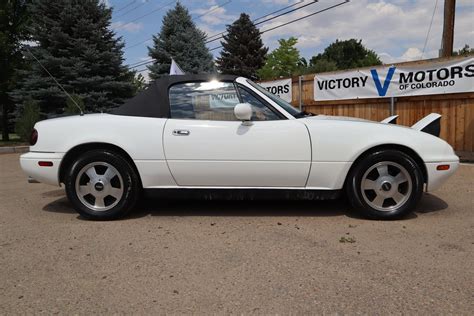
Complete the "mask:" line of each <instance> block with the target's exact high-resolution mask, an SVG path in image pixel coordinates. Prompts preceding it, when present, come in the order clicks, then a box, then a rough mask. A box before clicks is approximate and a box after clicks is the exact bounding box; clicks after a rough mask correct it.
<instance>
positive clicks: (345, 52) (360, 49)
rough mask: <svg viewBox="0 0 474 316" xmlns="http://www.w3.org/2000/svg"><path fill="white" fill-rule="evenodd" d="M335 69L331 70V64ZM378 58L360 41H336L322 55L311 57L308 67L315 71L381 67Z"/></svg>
mask: <svg viewBox="0 0 474 316" xmlns="http://www.w3.org/2000/svg"><path fill="white" fill-rule="evenodd" d="M331 63H333V64H335V65H336V67H337V69H331V68H332V67H333V64H331ZM381 64H382V61H381V60H380V58H379V56H378V55H377V54H376V53H375V52H374V51H373V50H370V49H367V48H366V47H365V46H364V45H363V44H362V40H356V39H353V38H352V39H349V40H345V41H340V40H336V41H335V42H334V43H332V44H331V45H329V46H328V47H326V49H325V50H324V52H323V53H322V54H318V55H316V56H313V57H312V58H311V60H310V67H314V68H315V69H323V70H324V71H326V69H329V70H344V69H351V68H357V67H367V66H375V65H381Z"/></svg>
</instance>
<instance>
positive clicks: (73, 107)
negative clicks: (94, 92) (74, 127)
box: [64, 94, 84, 115]
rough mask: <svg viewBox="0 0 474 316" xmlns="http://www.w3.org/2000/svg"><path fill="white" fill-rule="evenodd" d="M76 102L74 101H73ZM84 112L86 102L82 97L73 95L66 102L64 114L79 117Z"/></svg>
mask: <svg viewBox="0 0 474 316" xmlns="http://www.w3.org/2000/svg"><path fill="white" fill-rule="evenodd" d="M73 100H74V101H73ZM81 112H84V100H83V99H82V98H81V96H80V95H77V94H72V95H71V98H70V99H69V98H68V99H67V101H66V108H64V114H68V115H77V114H81Z"/></svg>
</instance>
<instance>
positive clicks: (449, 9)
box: [439, 0, 456, 57]
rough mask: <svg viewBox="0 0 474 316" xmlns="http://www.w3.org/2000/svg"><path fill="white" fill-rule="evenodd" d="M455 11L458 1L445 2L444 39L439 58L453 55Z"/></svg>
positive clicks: (445, 0) (446, 0)
mask: <svg viewBox="0 0 474 316" xmlns="http://www.w3.org/2000/svg"><path fill="white" fill-rule="evenodd" d="M455 10H456V0H444V23H443V38H442V39H441V50H440V54H439V57H450V56H452V54H453V42H454V12H455Z"/></svg>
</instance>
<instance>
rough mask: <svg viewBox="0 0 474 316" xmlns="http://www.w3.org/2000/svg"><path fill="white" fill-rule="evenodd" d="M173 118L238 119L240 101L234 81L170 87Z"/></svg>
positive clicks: (193, 83) (184, 84)
mask: <svg viewBox="0 0 474 316" xmlns="http://www.w3.org/2000/svg"><path fill="white" fill-rule="evenodd" d="M169 101H170V110H171V118H175V119H196V120H213V121H236V120H237V118H236V117H235V115H234V107H235V106H236V105H237V104H238V103H239V102H240V101H239V98H238V96H237V92H236V90H235V87H234V84H233V83H232V82H219V81H209V82H187V83H179V84H175V85H173V86H171V87H170V89H169Z"/></svg>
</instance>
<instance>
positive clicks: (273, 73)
mask: <svg viewBox="0 0 474 316" xmlns="http://www.w3.org/2000/svg"><path fill="white" fill-rule="evenodd" d="M297 42H298V40H297V39H296V38H294V37H290V38H289V39H287V40H285V39H280V40H278V43H279V44H280V46H279V47H278V48H277V49H275V50H274V51H272V52H271V53H270V54H269V55H268V57H267V62H266V64H265V66H263V67H262V69H260V71H259V75H260V77H262V79H274V78H280V77H291V76H294V75H297V74H299V72H300V69H301V65H302V60H301V58H300V52H299V51H298V49H297V48H296V47H295V45H296V43H297Z"/></svg>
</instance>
